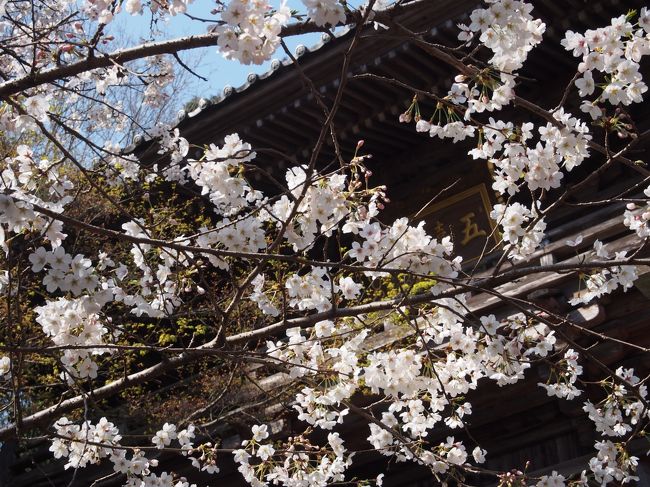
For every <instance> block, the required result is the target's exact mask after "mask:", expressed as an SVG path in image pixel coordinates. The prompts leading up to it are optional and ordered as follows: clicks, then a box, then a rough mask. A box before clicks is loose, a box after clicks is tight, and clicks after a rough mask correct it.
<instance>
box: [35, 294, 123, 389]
mask: <svg viewBox="0 0 650 487" xmlns="http://www.w3.org/2000/svg"><path fill="white" fill-rule="evenodd" d="M100 310H101V303H98V302H97V301H96V300H95V299H93V298H90V297H88V296H85V297H81V298H75V299H72V300H70V299H66V298H59V299H57V300H55V301H48V302H47V303H46V304H45V305H43V306H37V307H36V308H34V311H35V313H36V322H37V323H38V324H40V325H41V327H42V329H43V332H44V333H45V335H46V336H49V337H50V338H51V339H52V342H54V344H55V345H58V346H64V347H70V348H68V349H66V350H64V352H63V356H62V357H61V364H62V365H63V367H64V369H63V371H62V372H61V377H62V378H64V379H67V380H68V381H73V380H74V378H82V379H83V378H91V379H92V378H96V377H97V371H98V367H97V364H96V363H95V362H94V361H93V360H92V356H93V355H102V354H104V353H110V350H108V349H105V348H102V347H101V346H102V345H103V344H105V343H107V341H106V339H107V338H110V337H111V336H112V337H113V338H115V337H117V336H118V335H119V331H117V330H115V331H112V332H111V331H110V330H109V329H108V328H107V327H106V326H105V325H104V324H103V323H102V320H101V317H100V316H99V312H100ZM75 347H79V348H75Z"/></svg>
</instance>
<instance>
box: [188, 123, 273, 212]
mask: <svg viewBox="0 0 650 487" xmlns="http://www.w3.org/2000/svg"><path fill="white" fill-rule="evenodd" d="M186 153H187V152H186ZM254 158H255V152H253V151H252V150H251V146H250V144H247V143H245V142H243V141H242V140H241V139H240V138H239V135H237V134H231V135H228V136H226V138H225V140H224V145H223V147H217V146H216V145H215V144H210V147H209V148H208V149H207V150H206V151H205V153H204V156H203V158H202V159H201V160H199V161H195V160H190V161H189V162H188V164H187V168H186V170H187V174H188V176H189V178H190V179H191V180H192V181H194V182H195V183H196V184H197V185H198V186H199V187H200V188H201V193H202V194H205V195H208V197H209V198H210V201H211V202H212V204H213V205H214V208H215V211H216V212H217V213H219V214H224V215H226V216H228V215H232V214H235V213H237V212H239V211H240V210H241V209H242V208H246V207H247V206H249V205H250V204H251V203H253V202H255V201H256V200H257V199H259V197H260V193H259V192H258V191H254V190H253V189H252V188H251V187H250V186H249V184H248V182H247V181H246V180H245V179H244V178H243V177H242V175H241V172H240V170H239V169H240V167H241V164H243V163H245V162H249V161H252V160H253V159H254Z"/></svg>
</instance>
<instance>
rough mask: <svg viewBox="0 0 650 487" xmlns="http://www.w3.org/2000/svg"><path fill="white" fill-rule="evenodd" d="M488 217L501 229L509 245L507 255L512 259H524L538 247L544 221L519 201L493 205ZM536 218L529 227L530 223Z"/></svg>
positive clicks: (504, 239)
mask: <svg viewBox="0 0 650 487" xmlns="http://www.w3.org/2000/svg"><path fill="white" fill-rule="evenodd" d="M490 218H492V219H493V220H494V221H495V222H497V223H498V224H499V225H500V226H501V228H502V229H503V232H502V238H503V241H504V242H506V243H508V244H509V245H510V248H509V255H510V256H512V257H513V258H514V259H518V260H520V259H525V258H526V257H527V256H529V255H530V254H532V253H533V252H534V251H535V250H536V249H537V247H539V245H540V243H541V242H542V239H543V238H544V230H546V222H545V221H544V219H543V218H540V219H537V215H536V214H535V212H534V211H532V210H530V209H529V208H527V207H526V206H524V205H522V204H521V203H518V202H515V203H512V204H510V205H504V204H501V203H499V204H497V205H494V208H493V210H492V212H491V213H490ZM534 220H537V221H536V222H535V223H534V225H533V226H532V228H531V225H530V223H531V222H532V221H534Z"/></svg>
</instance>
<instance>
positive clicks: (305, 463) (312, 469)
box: [233, 425, 352, 487]
mask: <svg viewBox="0 0 650 487" xmlns="http://www.w3.org/2000/svg"><path fill="white" fill-rule="evenodd" d="M252 431H253V438H251V439H250V440H244V441H243V442H242V448H240V449H238V450H235V451H234V452H233V453H234V458H235V462H237V463H238V464H239V467H238V470H239V472H241V474H242V475H243V476H244V479H245V480H246V481H247V482H248V483H249V484H250V485H251V486H252V487H263V486H265V485H269V484H273V485H282V486H286V487H298V486H307V485H309V486H314V487H325V486H327V485H331V484H332V483H336V482H343V481H344V480H345V476H344V474H345V471H346V470H347V468H348V467H349V466H350V465H351V464H352V455H346V452H347V450H346V448H345V445H344V442H343V439H342V438H341V437H340V436H339V434H338V433H330V434H329V435H328V436H327V442H328V447H317V446H314V445H312V444H311V442H310V441H309V440H308V439H307V438H306V437H305V436H303V435H300V436H296V437H291V438H289V440H288V441H286V442H284V443H283V444H282V445H281V448H277V449H276V448H274V447H273V446H272V444H269V443H262V442H263V441H264V440H265V439H267V438H268V437H269V432H268V428H267V426H266V425H259V426H258V425H255V426H253V430H252Z"/></svg>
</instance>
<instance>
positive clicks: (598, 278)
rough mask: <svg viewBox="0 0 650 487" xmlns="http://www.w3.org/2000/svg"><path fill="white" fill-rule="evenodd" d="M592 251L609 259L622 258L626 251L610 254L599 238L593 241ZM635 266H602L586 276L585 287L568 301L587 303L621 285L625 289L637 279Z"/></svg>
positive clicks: (599, 256)
mask: <svg viewBox="0 0 650 487" xmlns="http://www.w3.org/2000/svg"><path fill="white" fill-rule="evenodd" d="M594 253H595V255H596V257H598V258H600V259H603V260H609V259H612V258H613V259H615V260H622V259H625V257H626V256H627V252H625V251H621V252H616V253H615V255H614V256H612V255H610V253H609V252H608V250H607V249H606V248H605V246H604V245H603V243H602V242H601V241H600V240H596V241H595V242H594ZM637 277H638V276H637V270H636V266H633V265H620V266H612V267H608V268H603V269H601V270H599V271H596V272H593V273H591V274H589V275H588V276H586V278H585V280H584V282H585V285H586V289H585V290H584V291H583V292H582V293H581V294H579V295H578V296H576V297H575V298H573V299H572V300H570V301H569V303H571V304H574V305H576V304H580V303H589V302H590V301H592V300H593V299H596V298H599V297H601V296H603V295H605V294H610V293H611V292H612V291H614V290H616V289H618V288H619V287H622V288H623V290H624V291H627V290H628V289H630V288H631V287H632V286H633V285H634V281H635V280H636V279H637Z"/></svg>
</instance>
